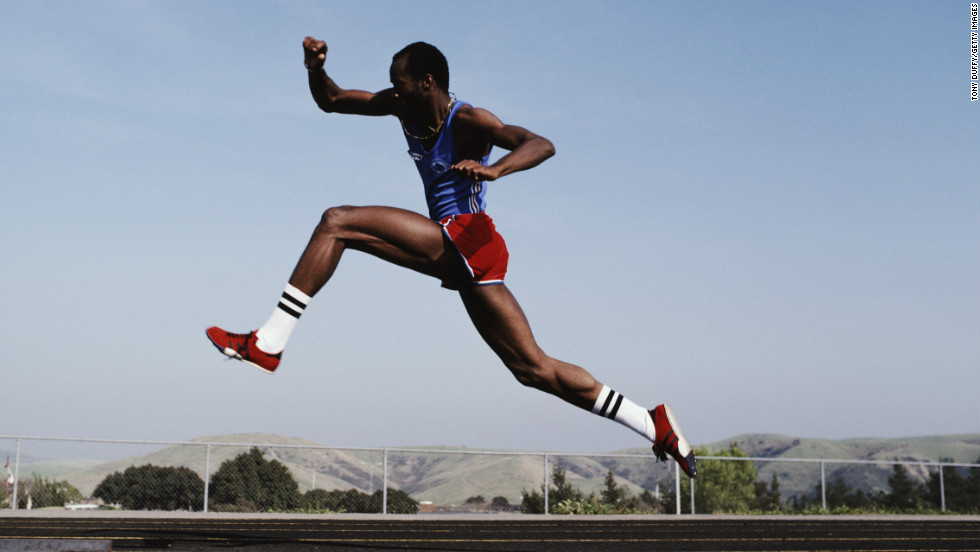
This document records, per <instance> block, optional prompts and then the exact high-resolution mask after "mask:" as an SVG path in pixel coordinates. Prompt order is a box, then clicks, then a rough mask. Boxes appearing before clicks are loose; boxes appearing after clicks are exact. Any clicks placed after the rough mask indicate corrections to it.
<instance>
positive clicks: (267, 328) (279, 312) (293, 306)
mask: <svg viewBox="0 0 980 552" xmlns="http://www.w3.org/2000/svg"><path fill="white" fill-rule="evenodd" d="M310 299H311V298H310V296H309V295H307V294H305V293H303V292H302V291H300V290H298V289H296V288H294V287H293V286H291V285H289V284H286V290H285V291H283V292H282V299H280V300H279V304H278V305H277V306H276V308H275V310H273V311H272V315H271V316H269V320H268V321H266V323H265V324H263V325H262V327H261V328H259V329H258V331H257V332H256V336H257V337H258V338H259V339H258V342H257V343H256V345H258V347H259V349H262V350H263V351H265V352H266V353H269V354H273V355H274V354H277V353H281V352H282V350H283V349H285V348H286V342H287V341H289V336H290V334H292V333H293V328H295V327H296V323H297V322H299V317H300V315H302V314H303V311H304V310H306V305H308V304H310Z"/></svg>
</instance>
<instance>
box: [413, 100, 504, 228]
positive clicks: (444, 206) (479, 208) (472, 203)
mask: <svg viewBox="0 0 980 552" xmlns="http://www.w3.org/2000/svg"><path fill="white" fill-rule="evenodd" d="M464 105H469V104H466V103H464V102H460V101H457V102H453V107H452V109H450V110H449V115H447V116H446V122H445V124H444V125H443V128H442V133H441V134H440V135H439V138H438V140H436V144H435V146H433V147H432V149H431V150H429V151H426V150H425V148H423V147H422V141H421V140H417V139H415V138H412V137H411V136H409V135H408V134H406V135H405V139H406V140H407V141H408V154H409V155H410V156H411V157H412V159H413V160H414V161H415V166H416V168H418V170H419V176H421V177H422V184H423V185H424V186H425V201H426V203H427V204H428V205H429V218H431V219H432V220H442V219H444V218H446V217H448V216H452V215H465V214H476V213H482V212H483V210H484V209H486V207H487V202H486V200H485V199H484V196H486V193H487V192H486V186H485V185H484V183H483V182H477V181H473V180H467V179H465V178H463V177H462V176H460V175H458V174H456V173H455V172H454V171H451V170H449V167H451V166H453V165H454V164H455V163H457V162H458V161H460V159H461V158H460V157H459V155H458V154H457V153H456V147H455V143H454V142H453V136H454V132H453V117H454V116H455V115H456V112H457V111H459V108H461V107H463V106H464ZM489 158H490V155H489V152H488V153H487V155H486V156H485V157H483V158H482V159H480V162H481V163H483V164H484V165H486V164H487V160H488V159H489Z"/></svg>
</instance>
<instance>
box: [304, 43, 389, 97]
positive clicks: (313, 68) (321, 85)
mask: <svg viewBox="0 0 980 552" xmlns="http://www.w3.org/2000/svg"><path fill="white" fill-rule="evenodd" d="M303 56H304V58H305V60H304V61H305V64H306V70H307V71H309V73H310V93H311V94H313V100H314V101H315V102H316V105H318V106H319V107H320V109H322V110H323V111H326V112H327V113H348V114H353V115H392V114H394V101H393V95H392V90H391V89H390V88H389V89H386V90H382V91H380V92H376V93H375V92H367V91H364V90H345V89H343V88H341V87H339V86H337V83H335V82H334V81H333V79H331V78H330V77H329V76H327V72H326V71H325V70H324V69H323V64H324V62H325V61H326V59H327V44H326V43H325V42H323V41H322V40H317V39H315V38H313V37H311V36H308V37H306V38H305V39H303Z"/></svg>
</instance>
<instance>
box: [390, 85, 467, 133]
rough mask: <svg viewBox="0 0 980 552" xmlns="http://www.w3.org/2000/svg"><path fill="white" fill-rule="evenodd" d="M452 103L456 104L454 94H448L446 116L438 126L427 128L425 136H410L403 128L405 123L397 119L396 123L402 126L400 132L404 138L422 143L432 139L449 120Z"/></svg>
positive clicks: (406, 129)
mask: <svg viewBox="0 0 980 552" xmlns="http://www.w3.org/2000/svg"><path fill="white" fill-rule="evenodd" d="M454 103H456V94H453V93H452V92H450V93H449V103H448V104H447V105H446V114H445V115H443V116H442V117H441V118H440V120H439V124H438V125H436V126H434V127H433V126H430V127H428V128H429V131H430V132H429V133H428V134H426V135H425V136H416V135H414V134H412V133H411V132H409V131H408V128H406V127H405V121H403V120H402V119H401V117H399V118H398V122H400V123H401V124H402V132H404V133H405V136H408V137H409V138H412V139H415V140H418V141H420V142H424V141H426V140H428V139H430V138H432V137H433V136H435V135H436V134H439V131H441V130H442V125H444V124H446V119H448V118H449V113H450V112H452V110H453V104H454Z"/></svg>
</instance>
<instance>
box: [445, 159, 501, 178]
mask: <svg viewBox="0 0 980 552" xmlns="http://www.w3.org/2000/svg"><path fill="white" fill-rule="evenodd" d="M450 169H452V170H454V171H456V174H458V175H460V176H462V177H463V178H467V179H469V180H474V181H477V182H490V181H492V180H496V179H497V177H498V176H500V171H499V170H497V169H495V168H494V167H488V166H486V165H484V164H482V163H480V162H479V161H475V160H473V159H463V160H461V161H460V162H459V163H456V164H455V165H453V166H452V167H450Z"/></svg>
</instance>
